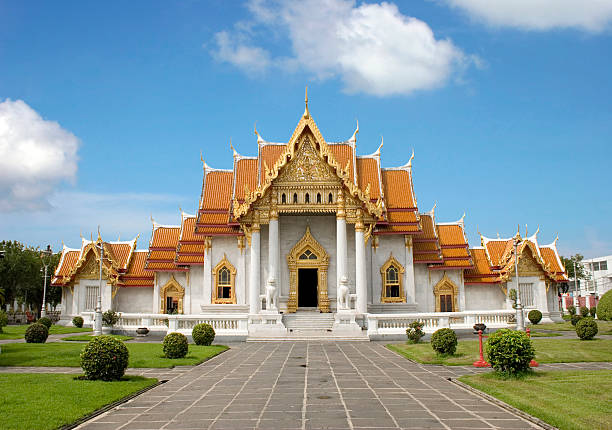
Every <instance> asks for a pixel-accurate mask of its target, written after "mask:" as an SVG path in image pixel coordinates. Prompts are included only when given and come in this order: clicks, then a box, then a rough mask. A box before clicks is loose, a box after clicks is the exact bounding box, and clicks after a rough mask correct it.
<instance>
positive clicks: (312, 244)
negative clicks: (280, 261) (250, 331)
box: [287, 227, 329, 313]
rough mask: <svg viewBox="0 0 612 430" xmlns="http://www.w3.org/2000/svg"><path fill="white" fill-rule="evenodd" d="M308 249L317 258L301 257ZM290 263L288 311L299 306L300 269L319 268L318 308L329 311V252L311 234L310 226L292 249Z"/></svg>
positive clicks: (288, 260)
mask: <svg viewBox="0 0 612 430" xmlns="http://www.w3.org/2000/svg"><path fill="white" fill-rule="evenodd" d="M306 251H310V252H311V253H312V255H314V256H315V257H316V258H314V259H310V258H309V259H300V256H301V255H302V254H304V253H305V252H306ZM287 264H288V265H289V302H288V303H287V312H288V313H290V312H295V311H297V308H298V288H299V285H298V269H318V270H317V299H318V308H319V311H321V312H329V295H328V293H327V269H328V267H329V254H328V253H327V252H326V251H325V248H323V247H322V246H321V244H320V243H319V242H317V240H316V239H315V238H314V237H313V236H312V234H310V227H306V233H304V236H302V238H301V239H300V240H299V241H298V243H296V244H295V246H294V247H293V248H292V249H291V252H290V253H289V254H288V255H287Z"/></svg>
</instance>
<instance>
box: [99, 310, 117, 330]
mask: <svg viewBox="0 0 612 430" xmlns="http://www.w3.org/2000/svg"><path fill="white" fill-rule="evenodd" d="M120 316H121V315H120V314H118V313H117V312H115V311H114V310H112V309H109V310H107V311H106V312H104V313H103V314H102V324H104V325H105V326H106V327H112V326H114V325H115V324H117V321H119V317H120Z"/></svg>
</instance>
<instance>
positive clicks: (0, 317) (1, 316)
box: [0, 311, 8, 333]
mask: <svg viewBox="0 0 612 430" xmlns="http://www.w3.org/2000/svg"><path fill="white" fill-rule="evenodd" d="M6 325H8V315H7V314H6V312H4V311H0V333H2V327H4V326H6Z"/></svg>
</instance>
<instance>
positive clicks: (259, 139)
mask: <svg viewBox="0 0 612 430" xmlns="http://www.w3.org/2000/svg"><path fill="white" fill-rule="evenodd" d="M253 131H254V132H255V136H257V145H262V144H265V143H267V142H266V141H265V139H264V138H263V137H261V135H260V134H259V133H258V132H257V121H255V124H254V125H253Z"/></svg>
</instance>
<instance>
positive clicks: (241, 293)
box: [234, 236, 246, 305]
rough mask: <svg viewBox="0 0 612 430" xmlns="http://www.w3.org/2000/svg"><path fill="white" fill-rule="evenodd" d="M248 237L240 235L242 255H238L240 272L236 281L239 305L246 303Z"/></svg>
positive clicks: (239, 242) (239, 241)
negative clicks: (246, 246)
mask: <svg viewBox="0 0 612 430" xmlns="http://www.w3.org/2000/svg"><path fill="white" fill-rule="evenodd" d="M245 243H246V238H245V237H244V236H240V237H238V248H239V249H240V255H239V256H238V274H237V277H236V282H235V284H234V285H235V288H236V291H235V294H236V303H237V304H239V305H245V304H246V281H245V279H246V256H245V254H246V248H245Z"/></svg>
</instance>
